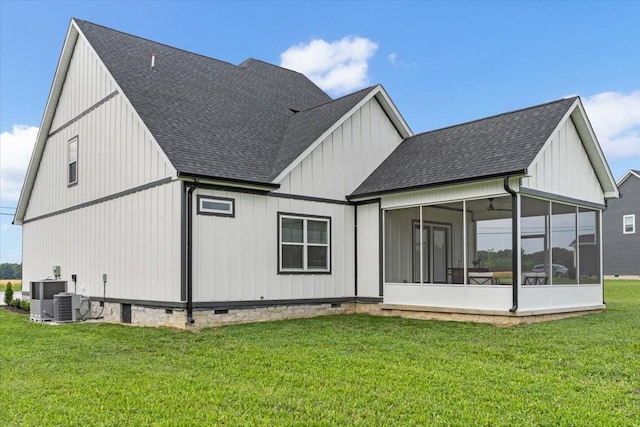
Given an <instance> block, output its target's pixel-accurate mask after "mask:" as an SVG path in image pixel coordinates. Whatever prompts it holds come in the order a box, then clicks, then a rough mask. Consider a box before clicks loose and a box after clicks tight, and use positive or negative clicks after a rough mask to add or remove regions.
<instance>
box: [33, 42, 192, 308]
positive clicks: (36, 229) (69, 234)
mask: <svg viewBox="0 0 640 427" xmlns="http://www.w3.org/2000/svg"><path fill="white" fill-rule="evenodd" d="M116 90H117V85H116V84H115V82H114V81H113V79H112V78H111V76H110V75H109V73H108V72H107V71H106V69H105V67H104V65H103V64H102V62H101V61H100V60H99V58H98V57H97V56H96V54H95V52H94V51H93V49H92V48H91V47H90V46H89V45H88V43H87V42H86V41H85V40H84V38H83V37H82V36H80V37H78V41H77V44H76V46H75V48H74V53H73V56H72V59H71V63H70V65H69V69H68V73H67V75H66V79H65V82H64V86H63V89H62V92H61V94H60V98H59V102H58V103H57V106H56V111H55V115H54V117H53V121H52V127H51V129H50V131H49V135H51V136H50V137H49V138H48V139H47V141H46V144H45V148H44V151H43V155H42V158H41V161H40V164H39V166H38V173H37V176H36V178H35V181H34V185H33V190H32V192H31V195H30V198H29V201H28V206H27V209H26V214H25V218H24V221H25V222H24V224H23V236H24V241H23V260H24V267H23V280H24V281H25V283H28V282H30V281H36V280H42V279H45V278H47V277H50V276H51V275H52V267H53V266H54V265H60V266H61V269H62V279H63V280H68V281H69V283H70V284H71V274H77V275H78V292H80V290H81V287H82V286H83V287H84V291H83V293H84V294H85V295H90V296H102V274H103V273H106V274H107V278H108V283H107V297H109V296H112V297H117V298H128V299H144V300H159V301H167V300H172V301H177V300H179V298H180V295H179V294H180V271H179V270H180V268H179V266H180V234H179V233H180V200H181V193H180V188H181V184H180V183H177V182H167V183H165V184H163V185H160V186H157V187H153V188H150V189H147V190H144V191H139V192H136V193H131V194H127V195H124V196H122V197H118V198H115V199H110V200H107V201H103V202H100V203H92V202H95V201H96V200H98V199H101V198H108V197H110V196H112V195H114V194H116V193H120V192H126V191H128V190H131V189H134V188H136V187H140V186H142V185H145V184H149V183H152V182H155V181H158V180H161V179H165V178H167V177H171V176H173V175H174V174H175V171H174V170H173V167H172V166H171V165H169V164H168V163H167V162H166V161H165V157H164V154H163V153H161V152H160V150H159V149H158V146H157V143H156V142H155V140H154V139H153V138H152V136H151V135H150V134H149V132H148V131H147V129H146V127H145V126H144V124H143V123H141V121H140V120H139V118H138V116H137V114H136V113H135V111H133V109H132V108H131V106H130V104H129V102H128V101H127V100H126V99H125V98H124V97H123V95H122V94H121V93H117V94H114V91H116ZM76 136H77V137H78V163H77V176H78V180H77V184H74V185H72V186H68V161H69V159H68V144H69V140H70V139H72V138H74V137H76ZM85 204H86V205H85ZM159 212H162V215H158V213H159ZM43 216H44V217H43ZM141 257H142V259H144V260H145V262H141V263H134V262H133V261H132V260H134V259H140V258H141Z"/></svg>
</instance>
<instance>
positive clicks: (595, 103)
mask: <svg viewBox="0 0 640 427" xmlns="http://www.w3.org/2000/svg"><path fill="white" fill-rule="evenodd" d="M583 101H584V108H585V110H586V111H587V114H588V115H589V119H590V120H591V125H592V126H593V130H594V131H595V133H596V136H597V137H598V141H600V145H601V146H602V149H603V151H604V153H605V155H606V156H607V157H609V158H628V157H633V156H640V90H634V91H632V92H630V93H620V92H603V93H598V94H596V95H593V96H590V97H586V98H584V99H583Z"/></svg>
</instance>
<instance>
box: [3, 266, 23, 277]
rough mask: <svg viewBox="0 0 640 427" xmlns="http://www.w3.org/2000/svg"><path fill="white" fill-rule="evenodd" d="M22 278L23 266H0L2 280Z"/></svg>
mask: <svg viewBox="0 0 640 427" xmlns="http://www.w3.org/2000/svg"><path fill="white" fill-rule="evenodd" d="M21 278H22V264H14V263H10V262H3V263H2V264H0V280H4V279H21Z"/></svg>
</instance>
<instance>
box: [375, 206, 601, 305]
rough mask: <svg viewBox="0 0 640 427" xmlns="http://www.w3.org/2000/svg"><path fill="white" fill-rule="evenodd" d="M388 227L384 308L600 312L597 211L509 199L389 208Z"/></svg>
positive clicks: (599, 248) (385, 224) (587, 208)
mask: <svg viewBox="0 0 640 427" xmlns="http://www.w3.org/2000/svg"><path fill="white" fill-rule="evenodd" d="M513 204H515V208H516V210H515V214H516V216H515V218H516V221H515V223H514V221H513V214H514V209H513V208H514V206H513ZM383 218H384V220H383V229H384V232H383V236H384V239H383V248H384V251H383V263H384V273H383V274H384V301H385V303H390V304H403V305H421V306H429V307H447V308H463V309H473V310H489V311H507V310H512V311H515V310H516V309H519V310H534V311H535V310H547V309H561V308H570V307H584V306H598V305H601V304H602V281H601V268H600V262H601V261H600V260H601V256H600V254H601V247H600V241H601V237H600V210H599V209H597V208H594V207H586V206H580V205H577V204H572V203H569V202H558V201H551V200H548V199H544V198H535V197H531V196H524V195H518V196H517V197H512V196H511V195H510V194H507V195H504V196H493V197H483V198H476V199H468V200H462V201H454V202H446V203H430V204H421V205H416V206H411V207H399V208H387V209H384V211H383ZM514 236H515V239H514ZM514 245H515V255H516V256H515V258H514ZM514 293H515V296H514Z"/></svg>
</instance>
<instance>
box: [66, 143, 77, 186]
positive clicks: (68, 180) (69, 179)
mask: <svg viewBox="0 0 640 427" xmlns="http://www.w3.org/2000/svg"><path fill="white" fill-rule="evenodd" d="M74 142H75V143H76V158H75V161H73V162H72V161H71V144H72V143H74ZM79 154H80V140H79V138H78V135H76V136H74V137H73V138H71V139H69V140H68V141H67V187H73V186H74V185H78V158H79V157H80V156H79ZM74 163H75V173H76V176H75V178H76V179H75V180H74V181H71V165H72V164H74Z"/></svg>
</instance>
